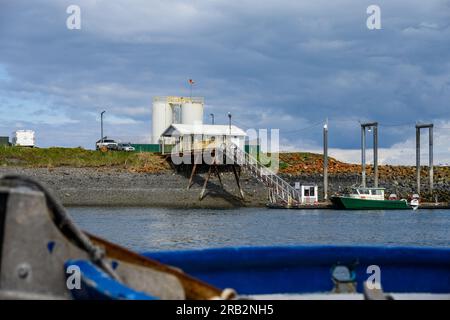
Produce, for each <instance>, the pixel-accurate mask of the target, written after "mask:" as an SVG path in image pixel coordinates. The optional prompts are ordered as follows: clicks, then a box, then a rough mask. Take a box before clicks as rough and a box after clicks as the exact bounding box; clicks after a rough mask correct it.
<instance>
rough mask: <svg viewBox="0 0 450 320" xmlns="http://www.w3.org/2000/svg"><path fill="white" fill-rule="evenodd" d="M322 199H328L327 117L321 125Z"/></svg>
mask: <svg viewBox="0 0 450 320" xmlns="http://www.w3.org/2000/svg"><path fill="white" fill-rule="evenodd" d="M323 199H324V200H328V119H327V122H326V123H325V125H324V126H323Z"/></svg>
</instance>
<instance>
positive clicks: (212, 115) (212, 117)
mask: <svg viewBox="0 0 450 320" xmlns="http://www.w3.org/2000/svg"><path fill="white" fill-rule="evenodd" d="M209 115H210V116H211V123H212V124H214V113H210V114H209Z"/></svg>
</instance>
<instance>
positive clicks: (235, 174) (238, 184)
mask: <svg viewBox="0 0 450 320" xmlns="http://www.w3.org/2000/svg"><path fill="white" fill-rule="evenodd" d="M232 168H233V173H234V177H235V179H236V184H237V186H238V188H239V193H240V194H241V197H242V199H244V191H243V190H242V188H241V184H240V183H239V176H238V174H237V171H236V165H234V164H233V167H232Z"/></svg>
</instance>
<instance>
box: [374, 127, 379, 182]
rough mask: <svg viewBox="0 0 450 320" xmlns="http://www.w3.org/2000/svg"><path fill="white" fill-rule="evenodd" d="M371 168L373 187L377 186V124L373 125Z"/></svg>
mask: <svg viewBox="0 0 450 320" xmlns="http://www.w3.org/2000/svg"><path fill="white" fill-rule="evenodd" d="M373 170H374V184H375V188H378V124H376V125H374V126H373Z"/></svg>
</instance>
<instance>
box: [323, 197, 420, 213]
mask: <svg viewBox="0 0 450 320" xmlns="http://www.w3.org/2000/svg"><path fill="white" fill-rule="evenodd" d="M331 202H332V203H333V205H334V207H335V208H337V209H346V210H405V209H411V207H410V206H409V205H408V203H407V202H406V201H404V200H372V199H358V198H352V197H345V196H336V197H331Z"/></svg>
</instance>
